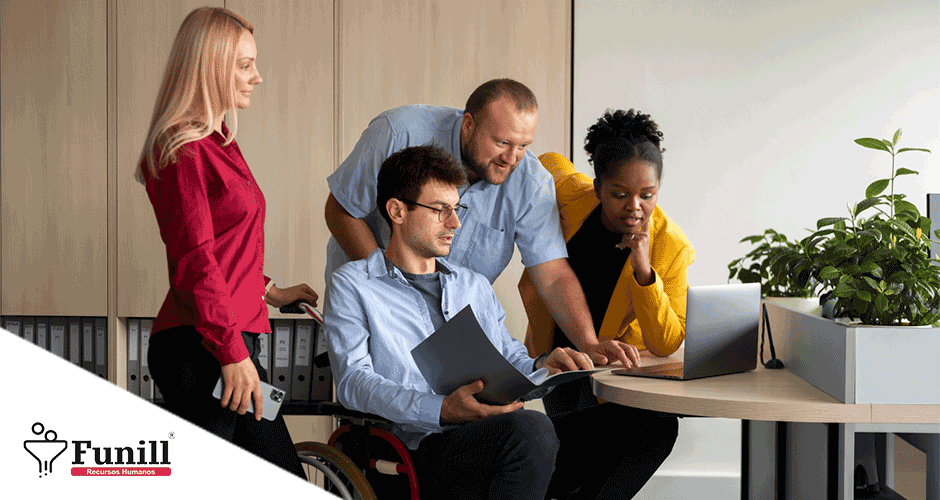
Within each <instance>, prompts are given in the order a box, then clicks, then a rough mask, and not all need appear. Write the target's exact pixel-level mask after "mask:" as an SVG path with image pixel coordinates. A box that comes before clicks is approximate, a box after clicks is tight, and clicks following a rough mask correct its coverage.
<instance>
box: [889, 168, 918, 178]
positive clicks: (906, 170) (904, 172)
mask: <svg viewBox="0 0 940 500" xmlns="http://www.w3.org/2000/svg"><path fill="white" fill-rule="evenodd" d="M911 174H914V175H918V174H920V172H918V171H916V170H911V169H909V168H904V167H901V168H899V169H897V170H896V171H895V172H894V175H895V176H898V175H911Z"/></svg>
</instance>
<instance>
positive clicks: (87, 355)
mask: <svg viewBox="0 0 940 500" xmlns="http://www.w3.org/2000/svg"><path fill="white" fill-rule="evenodd" d="M2 324H3V328H4V329H6V330H8V331H10V332H11V333H13V334H14V335H17V336H19V337H21V338H23V339H24V340H26V341H27V342H30V343H32V344H35V345H36V346H38V347H40V348H42V349H45V350H47V351H49V352H51V353H53V354H55V355H56V356H59V357H60V358H62V359H65V360H67V361H69V362H71V363H73V364H75V365H77V366H80V367H82V368H84V369H85V370H88V371H89V372H92V373H94V374H96V375H98V376H99V377H101V378H103V379H105V380H107V378H108V323H107V318H105V317H78V316H3V318H2Z"/></svg>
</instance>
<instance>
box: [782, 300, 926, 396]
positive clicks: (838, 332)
mask: <svg viewBox="0 0 940 500" xmlns="http://www.w3.org/2000/svg"><path fill="white" fill-rule="evenodd" d="M764 302H765V303H766V304H767V317H768V319H769V321H770V327H771V333H772V334H773V339H774V347H775V348H776V351H777V357H778V358H780V359H781V360H782V361H783V363H784V364H785V365H786V368H787V369H788V370H790V371H791V372H793V373H794V374H796V375H798V376H799V377H801V378H802V379H804V380H806V381H807V382H809V383H811V384H813V385H814V386H816V387H817V388H819V389H820V390H822V391H823V392H826V393H827V394H829V395H831V396H832V397H834V398H836V399H838V400H839V401H841V402H843V403H872V404H930V405H936V404H940V371H938V367H940V328H931V327H893V326H846V325H843V324H841V323H837V322H835V321H832V320H828V319H825V318H821V317H819V316H815V315H811V314H807V313H804V312H800V311H797V310H796V309H794V308H792V307H788V306H787V305H786V304H782V303H778V302H776V301H775V300H773V299H770V300H765V301H764ZM769 351H770V346H769V343H767V342H766V340H765V347H764V353H765V359H768V358H769Z"/></svg>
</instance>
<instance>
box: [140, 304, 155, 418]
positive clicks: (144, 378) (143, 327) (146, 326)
mask: <svg viewBox="0 0 940 500" xmlns="http://www.w3.org/2000/svg"><path fill="white" fill-rule="evenodd" d="M151 330H153V320H152V319H142V320H140V397H142V398H144V399H146V400H148V401H153V380H151V378H150V366H148V364H147V351H148V350H149V349H150V331H151Z"/></svg>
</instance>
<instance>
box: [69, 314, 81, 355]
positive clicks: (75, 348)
mask: <svg viewBox="0 0 940 500" xmlns="http://www.w3.org/2000/svg"><path fill="white" fill-rule="evenodd" d="M68 321H69V332H68V337H69V343H68V346H69V348H68V357H69V361H71V362H72V364H75V365H78V366H82V320H81V318H69V319H68Z"/></svg>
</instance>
